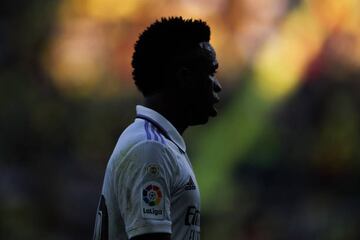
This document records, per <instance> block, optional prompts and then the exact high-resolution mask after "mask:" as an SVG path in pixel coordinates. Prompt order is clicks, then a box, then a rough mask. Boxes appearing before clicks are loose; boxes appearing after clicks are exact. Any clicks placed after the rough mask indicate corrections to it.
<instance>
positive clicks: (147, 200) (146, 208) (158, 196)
mask: <svg viewBox="0 0 360 240" xmlns="http://www.w3.org/2000/svg"><path fill="white" fill-rule="evenodd" d="M141 198H142V201H141V208H142V209H141V215H142V217H143V218H148V219H164V212H165V208H164V206H165V204H164V202H165V201H164V196H163V189H162V187H161V185H160V184H159V183H157V182H147V183H145V184H144V187H143V189H142V192H141Z"/></svg>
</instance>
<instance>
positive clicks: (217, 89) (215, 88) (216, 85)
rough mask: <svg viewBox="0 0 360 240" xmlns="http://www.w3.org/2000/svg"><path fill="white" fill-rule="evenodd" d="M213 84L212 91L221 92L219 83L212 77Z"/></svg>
mask: <svg viewBox="0 0 360 240" xmlns="http://www.w3.org/2000/svg"><path fill="white" fill-rule="evenodd" d="M213 85H214V92H216V93H218V92H221V90H222V87H221V84H220V82H219V81H218V80H217V78H215V77H214V78H213Z"/></svg>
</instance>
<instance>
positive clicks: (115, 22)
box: [0, 0, 360, 240]
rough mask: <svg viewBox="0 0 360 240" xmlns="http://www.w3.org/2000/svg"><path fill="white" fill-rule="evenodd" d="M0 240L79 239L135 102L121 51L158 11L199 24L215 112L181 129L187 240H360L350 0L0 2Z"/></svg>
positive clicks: (356, 18)
mask: <svg viewBox="0 0 360 240" xmlns="http://www.w3.org/2000/svg"><path fill="white" fill-rule="evenodd" d="M0 9H1V10H0V12H1V15H0V63H1V66H0V203H1V204H0V239H6V240H8V239H9V240H12V239H14V240H15V239H49V240H62V239H64V240H65V239H91V236H92V232H93V224H94V217H95V212H96V207H97V202H98V199H99V193H100V190H101V185H102V179H103V176H104V170H105V166H106V163H107V160H108V158H109V156H110V154H111V152H112V149H113V147H114V145H115V143H116V141H117V138H118V137H119V135H120V133H121V132H122V130H123V129H124V128H125V127H126V126H127V125H128V124H129V123H131V122H132V121H133V118H134V116H135V105H136V104H138V103H141V96H140V94H139V93H138V92H137V91H136V89H135V87H134V84H133V82H132V78H131V66H130V61H131V55H132V51H133V45H134V42H135V41H136V39H137V37H138V35H139V34H140V33H141V31H142V30H143V29H144V28H145V27H146V26H147V25H149V24H150V23H152V22H153V21H154V20H155V19H158V18H160V17H162V16H175V15H181V16H184V17H192V18H201V19H203V20H205V21H207V22H208V24H209V25H210V26H211V28H212V36H211V42H212V44H213V45H214V47H215V49H216V51H217V56H218V60H219V63H220V69H219V72H218V78H219V80H220V82H221V84H222V85H223V88H224V90H223V92H222V95H221V96H222V102H221V104H220V105H219V115H218V117H217V118H216V119H212V120H211V121H210V123H209V124H208V125H206V126H200V127H195V128H192V129H189V130H187V132H186V133H185V136H184V137H185V140H186V142H187V146H188V149H189V155H190V158H191V159H192V162H193V165H194V168H195V172H196V174H197V179H198V182H199V184H200V189H201V197H202V216H201V221H202V239H206V240H209V239H210V240H213V239H241V240H265V239H266V240H272V239H274V240H275V239H276V240H283V239H284V240H288V239H292V240H303V239H304V240H305V239H306V240H308V239H316V240H322V239H326V240H337V239H346V240H352V239H354V240H355V239H356V240H358V239H360V230H359V229H360V217H359V216H360V204H359V203H360V192H359V186H360V185H359V184H360V161H359V160H360V159H359V158H360V148H359V146H360V1H359V0H341V1H340V0H156V1H155V0H121V1H120V0H51V1H40V0H3V1H1V7H0Z"/></svg>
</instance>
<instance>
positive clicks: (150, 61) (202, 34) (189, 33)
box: [131, 17, 210, 96]
mask: <svg viewBox="0 0 360 240" xmlns="http://www.w3.org/2000/svg"><path fill="white" fill-rule="evenodd" d="M209 41H210V27H209V26H208V25H207V24H206V22H204V21H201V20H193V19H183V18H182V17H170V18H161V20H160V21H159V20H157V21H155V22H154V23H153V24H151V25H150V26H149V27H148V28H146V29H145V31H144V32H143V33H142V34H140V36H139V39H138V40H137V42H136V43H135V51H134V54H133V57H132V62H131V64H132V67H133V72H132V74H133V78H134V81H135V84H136V86H137V88H138V89H139V90H140V91H141V92H142V94H143V95H144V96H148V95H151V94H153V93H156V92H158V91H160V90H161V89H164V88H166V87H168V86H171V84H172V83H173V81H174V80H173V79H169V78H171V76H172V74H174V72H175V71H176V69H177V68H178V67H180V65H181V64H182V63H181V61H179V59H181V58H182V57H184V56H186V55H187V54H191V53H193V52H194V51H196V49H198V48H199V43H200V42H209Z"/></svg>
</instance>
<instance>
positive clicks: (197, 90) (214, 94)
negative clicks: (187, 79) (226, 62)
mask: <svg viewBox="0 0 360 240" xmlns="http://www.w3.org/2000/svg"><path fill="white" fill-rule="evenodd" d="M199 45H200V51H199V54H198V56H197V57H196V61H195V62H194V65H193V67H192V68H191V69H190V71H191V76H192V77H191V81H192V82H191V83H190V84H189V85H190V86H189V89H188V92H187V93H185V98H186V100H187V108H188V119H189V122H190V125H197V124H204V123H206V122H207V121H208V119H209V117H215V116H216V115H217V111H216V108H215V106H214V105H215V104H216V103H217V102H219V100H220V99H219V96H218V93H219V92H220V91H221V85H220V83H219V81H218V80H217V78H216V70H217V68H218V66H219V65H218V62H217V59H216V54H215V50H214V49H213V47H212V46H211V45H210V43H208V42H202V43H200V44H199Z"/></svg>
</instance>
